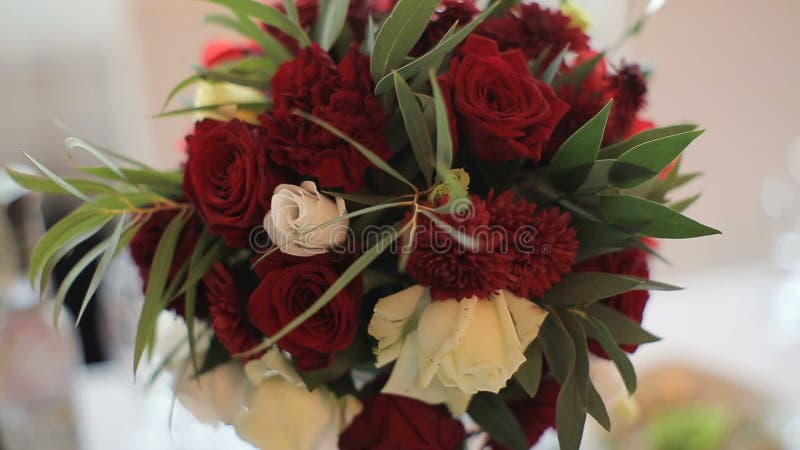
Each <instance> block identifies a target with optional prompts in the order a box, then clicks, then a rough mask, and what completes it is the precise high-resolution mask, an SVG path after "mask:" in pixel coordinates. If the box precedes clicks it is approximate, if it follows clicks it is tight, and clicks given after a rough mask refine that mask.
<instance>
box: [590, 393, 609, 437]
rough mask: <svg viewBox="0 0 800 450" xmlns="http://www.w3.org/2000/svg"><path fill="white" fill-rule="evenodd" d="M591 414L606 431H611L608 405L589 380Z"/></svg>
mask: <svg viewBox="0 0 800 450" xmlns="http://www.w3.org/2000/svg"><path fill="white" fill-rule="evenodd" d="M587 408H588V411H589V414H590V415H591V416H592V417H594V420H596V421H597V423H599V424H600V426H601V427H603V429H605V430H606V431H611V418H609V417H608V411H607V410H606V405H605V403H603V398H602V397H600V393H599V392H597V388H596V387H594V383H592V381H591V380H589V403H588V404H587Z"/></svg>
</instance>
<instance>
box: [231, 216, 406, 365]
mask: <svg viewBox="0 0 800 450" xmlns="http://www.w3.org/2000/svg"><path fill="white" fill-rule="evenodd" d="M407 229H408V225H406V226H404V229H403V230H401V231H400V233H398V232H397V230H396V229H392V230H391V233H384V234H383V235H382V236H381V237H380V240H379V241H378V242H376V243H375V244H374V245H373V246H372V247H370V248H369V249H368V250H365V251H364V253H362V254H361V256H359V257H358V259H356V260H355V261H354V262H353V263H352V264H350V266H349V267H348V268H347V270H345V271H344V272H342V274H341V275H339V278H337V279H336V281H335V282H333V284H331V285H330V287H329V288H328V289H327V290H326V291H325V292H324V293H323V294H322V295H321V296H320V297H319V298H318V299H317V301H315V302H314V303H313V304H312V305H311V306H309V307H308V308H307V309H306V310H305V311H303V313H302V314H300V315H298V316H297V317H295V318H294V319H292V320H291V321H290V322H289V323H288V324H286V325H285V326H284V327H283V328H281V329H280V330H279V331H278V332H277V333H275V334H274V335H272V336H270V337H268V338H267V339H265V340H264V342H262V343H261V344H260V345H258V346H257V347H256V348H254V349H251V350H248V351H247V352H245V353H244V355H243V356H247V355H252V354H256V353H260V352H262V351H264V350H266V349H268V348H269V347H271V346H273V345H274V344H275V343H277V342H278V341H280V340H281V339H282V338H283V337H284V336H286V335H287V334H289V333H291V332H292V331H293V330H294V329H295V328H297V327H298V326H300V325H301V324H303V323H304V322H305V321H306V320H308V319H309V318H310V317H312V316H313V315H314V314H316V313H317V312H319V310H321V309H322V308H324V307H325V305H327V304H328V303H329V302H330V301H331V300H332V299H333V298H334V297H335V296H336V295H337V294H339V292H341V291H342V289H344V288H345V287H346V286H347V285H348V284H350V282H351V281H353V279H355V277H357V276H358V275H359V274H360V273H361V272H363V271H364V269H366V268H367V267H368V266H369V265H370V264H372V263H373V262H374V261H375V260H376V259H377V258H378V256H380V255H381V254H382V253H383V252H385V251H386V250H387V249H388V248H389V247H390V246H391V245H392V244H393V243H394V242H395V241H396V240H397V238H398V236H399V235H400V234H403V233H404V232H405V231H406V230H407Z"/></svg>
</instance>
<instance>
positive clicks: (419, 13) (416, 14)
mask: <svg viewBox="0 0 800 450" xmlns="http://www.w3.org/2000/svg"><path fill="white" fill-rule="evenodd" d="M437 6H439V0H400V1H398V2H397V4H396V5H395V7H394V9H392V12H391V13H390V14H389V17H387V18H386V20H385V21H384V22H383V25H381V28H380V29H379V30H378V34H377V35H376V36H375V47H374V48H373V49H372V62H371V66H370V71H371V72H372V79H373V80H375V81H378V80H380V79H381V78H382V77H383V76H385V75H386V74H388V73H389V71H391V69H393V68H395V67H397V66H399V65H400V64H401V63H402V62H403V60H404V59H405V57H406V56H408V52H410V51H411V49H412V48H414V45H416V43H417V41H418V40H419V38H420V37H421V36H422V33H423V32H424V31H425V28H426V27H427V26H428V21H429V20H430V18H431V16H432V15H433V12H434V11H435V10H436V7H437Z"/></svg>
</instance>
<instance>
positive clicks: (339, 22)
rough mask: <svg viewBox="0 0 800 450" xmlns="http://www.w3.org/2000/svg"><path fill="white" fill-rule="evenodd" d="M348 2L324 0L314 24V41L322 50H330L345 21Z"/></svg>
mask: <svg viewBox="0 0 800 450" xmlns="http://www.w3.org/2000/svg"><path fill="white" fill-rule="evenodd" d="M349 6H350V0H326V1H325V3H323V7H322V11H321V12H320V15H319V19H318V20H317V24H316V29H315V31H316V40H317V42H319V45H320V47H322V48H323V50H326V51H327V50H330V49H331V47H333V44H334V43H335V42H336V40H337V39H338V38H339V34H341V32H342V29H343V28H344V24H345V22H346V20H347V9H348V8H349Z"/></svg>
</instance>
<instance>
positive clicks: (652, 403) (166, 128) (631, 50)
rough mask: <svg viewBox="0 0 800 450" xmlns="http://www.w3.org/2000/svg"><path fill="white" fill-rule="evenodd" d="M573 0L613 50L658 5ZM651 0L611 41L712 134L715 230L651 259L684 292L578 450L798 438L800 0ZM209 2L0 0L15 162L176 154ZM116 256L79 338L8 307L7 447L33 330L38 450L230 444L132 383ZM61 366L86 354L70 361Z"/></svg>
mask: <svg viewBox="0 0 800 450" xmlns="http://www.w3.org/2000/svg"><path fill="white" fill-rule="evenodd" d="M542 3H546V4H554V3H557V1H545V2H542ZM576 3H578V4H580V5H582V6H584V7H585V9H586V10H587V11H588V12H589V13H590V15H591V17H592V19H593V22H594V23H595V26H594V27H593V29H592V32H593V34H594V36H595V39H596V40H595V42H596V43H597V46H598V47H600V48H604V47H607V46H610V45H612V44H613V43H614V42H616V41H617V39H618V38H619V36H620V34H621V33H623V32H624V30H625V29H626V28H627V27H628V26H629V25H630V23H631V22H632V21H633V20H634V19H635V18H636V17H638V12H637V11H641V10H643V8H645V6H646V4H647V3H648V2H647V1H645V0H640V1H636V0H633V1H625V0H583V1H577V2H576ZM649 3H650V6H651V7H653V8H655V7H657V6H661V8H660V10H659V11H658V13H657V14H655V15H653V16H652V17H651V18H650V19H649V20H648V21H647V22H646V25H645V27H644V29H643V30H642V32H641V34H640V35H639V36H637V37H636V38H634V39H631V40H630V41H628V42H627V43H626V44H625V45H624V46H623V47H622V48H621V49H620V50H619V51H618V52H616V53H615V55H614V56H615V58H617V59H619V58H624V59H626V60H630V61H637V62H640V63H642V64H644V65H647V66H648V67H649V68H651V69H652V70H653V71H654V72H653V76H652V78H651V82H650V94H649V105H650V106H649V107H648V112H647V116H648V118H651V119H653V120H655V121H656V122H657V123H660V124H670V123H676V122H693V123H698V124H700V125H702V127H703V128H707V129H708V131H707V133H706V134H704V135H703V136H702V137H701V138H700V139H699V140H698V141H697V142H696V143H695V144H693V145H692V146H691V148H690V150H689V151H688V152H687V153H686V156H685V158H684V162H683V168H684V169H685V170H687V171H695V170H699V171H702V172H704V173H705V175H704V177H703V178H702V179H701V180H700V181H699V182H697V181H696V182H694V183H692V184H690V185H689V186H688V187H686V188H685V192H686V193H687V194H694V193H696V192H700V191H702V194H703V196H702V198H701V199H700V200H699V201H698V202H697V203H696V204H695V205H694V206H692V207H691V208H690V209H689V210H688V215H690V216H692V217H694V218H696V219H698V220H700V221H701V222H703V223H706V224H709V225H711V226H713V227H715V228H720V229H722V230H723V232H724V235H723V236H718V237H712V238H706V239H701V240H691V241H669V242H666V241H665V242H663V243H662V253H663V254H665V255H667V256H668V257H669V259H670V261H671V265H668V264H664V263H656V267H655V268H654V270H653V277H654V278H656V279H658V280H660V281H665V282H669V283H674V284H678V285H681V286H684V287H685V288H687V289H686V290H684V291H681V292H673V293H656V294H655V295H654V296H653V300H652V301H651V304H650V306H649V309H648V311H647V314H646V318H645V326H646V327H647V328H649V329H651V330H652V331H653V332H654V333H655V334H657V335H660V336H662V337H665V338H666V339H665V340H664V341H662V342H660V343H657V344H654V345H649V346H647V347H645V348H642V349H640V350H639V352H637V354H636V355H635V356H634V362H635V363H636V364H637V366H638V368H639V370H640V371H641V373H642V381H641V383H640V385H641V386H642V387H643V388H642V389H643V392H641V393H640V395H639V398H638V399H637V400H638V403H637V404H638V406H631V405H630V404H627V403H625V402H620V409H621V411H619V412H618V413H619V414H620V415H621V417H630V425H629V426H625V427H622V428H621V430H620V431H619V432H618V433H617V435H616V436H615V437H614V438H613V442H611V443H609V442H608V438H607V437H606V436H603V435H602V434H601V433H592V438H591V439H590V440H588V441H587V444H586V445H587V448H606V447H607V446H608V445H611V446H612V447H613V448H646V447H643V446H642V445H643V444H641V441H640V440H639V439H641V435H642V433H645V432H646V433H650V434H655V435H659V436H661V435H662V434H663V435H664V436H666V437H664V438H663V442H665V444H664V446H662V447H660V448H688V447H683V446H677V447H670V446H669V442H670V441H669V436H670V433H672V432H674V430H680V432H681V433H684V434H683V435H684V436H687V435H691V436H697V443H698V445H699V446H697V447H693V448H698V449H714V448H742V449H745V448H746V449H750V448H752V449H761V448H764V449H767V448H787V449H791V448H800V406H798V405H800V384H798V383H797V382H796V377H797V373H800V358H798V355H800V88H798V86H797V83H798V80H800V59H799V58H798V55H800V48H799V47H798V43H797V39H796V33H795V31H794V30H795V28H796V26H797V24H798V23H800V2H798V1H797V0H763V1H758V2H756V1H729V0H727V1H726V0H704V1H700V2H699V1H693V0H669V1H666V2H664V1H651V2H649ZM631 5H633V7H634V12H629V7H630V6H631ZM212 10H215V8H214V7H213V6H209V5H207V4H205V3H203V2H198V1H191V0H72V1H70V2H63V1H56V0H27V1H24V2H23V1H11V0H4V1H3V2H0V17H2V19H1V20H2V27H0V101H2V107H1V108H0V137H1V138H2V139H0V161H1V162H2V163H3V164H6V163H23V162H24V157H23V156H22V155H21V154H20V153H19V152H18V150H19V149H23V150H25V151H27V152H29V153H31V154H32V155H34V156H35V157H36V158H38V159H39V160H40V161H42V162H43V163H44V164H45V165H47V166H48V167H50V168H52V169H54V170H55V171H57V172H58V171H68V170H69V166H70V164H72V165H74V164H76V163H77V162H76V161H71V160H70V159H69V157H68V154H67V152H66V151H65V150H64V148H63V145H62V143H63V140H64V138H65V137H66V136H68V135H70V134H73V133H74V134H76V135H78V136H81V137H83V138H86V139H87V140H90V141H93V142H95V143H98V144H101V145H103V146H106V147H109V148H113V149H115V150H117V151H119V152H122V153H126V154H130V155H132V156H135V157H136V158H137V159H140V160H143V161H146V162H147V163H149V164H151V165H153V166H155V167H163V168H168V167H174V166H175V165H176V164H178V163H179V161H180V159H181V151H180V148H181V141H182V139H183V136H184V135H185V133H186V131H187V130H188V129H189V126H190V121H191V118H188V117H181V118H166V119H159V120H155V119H153V118H152V116H153V115H154V114H156V113H158V112H159V110H160V108H161V104H162V103H163V100H164V98H165V96H166V95H167V93H168V92H169V90H170V89H171V87H172V86H173V85H174V84H175V83H176V82H178V81H179V80H181V79H183V78H184V77H185V76H186V75H187V74H188V73H189V67H190V65H192V64H195V63H197V62H198V61H199V58H200V54H201V51H202V49H203V45H204V43H205V42H207V41H208V40H210V39H212V38H219V37H224V36H225V32H224V31H222V30H220V29H219V28H214V27H211V26H204V25H202V24H201V21H202V18H203V17H204V16H205V15H206V14H207V13H209V12H211V11H212ZM65 130H71V131H65ZM76 158H77V157H76ZM77 159H78V162H79V161H80V158H77ZM9 183H10V182H9V181H8V180H6V179H4V178H2V175H0V192H3V194H2V195H1V196H0V204H1V205H3V209H4V210H5V211H4V216H7V217H8V219H5V218H4V219H3V220H4V221H5V222H4V225H3V226H4V227H5V230H6V231H7V230H10V229H19V228H20V227H19V224H26V225H25V227H23V228H25V230H27V231H26V233H23V235H19V233H17V234H13V233H11V234H10V235H9V236H11V237H10V238H4V239H10V240H4V241H3V244H2V248H3V250H4V253H3V255H2V256H0V258H2V259H3V260H4V261H2V263H1V265H0V279H2V280H3V284H2V289H3V290H4V292H5V294H4V296H5V297H8V298H13V299H15V300H14V301H13V302H9V303H17V304H18V305H17V307H16V308H13V307H12V306H9V305H6V306H4V308H6V309H9V310H12V309H13V310H15V311H20V310H24V305H25V304H26V302H27V301H28V300H25V298H29V297H30V296H31V294H30V293H29V292H27V293H26V291H25V288H24V287H22V286H21V285H20V283H18V282H17V281H18V280H17V275H18V274H17V272H16V270H17V269H18V267H19V265H18V261H20V260H22V258H24V256H25V255H24V253H25V251H26V245H30V242H29V241H35V238H36V237H37V235H38V232H40V230H41V226H42V225H41V221H40V220H38V221H37V218H36V217H30V216H29V215H27V213H26V211H28V209H30V208H28V207H26V206H25V205H24V202H31V201H33V202H35V199H32V200H31V199H26V200H24V201H23V202H20V201H16V202H13V203H10V202H11V201H12V199H14V198H15V196H14V193H13V188H12V187H11V186H10V184H9ZM9 192H11V193H9ZM9 203H10V204H9ZM43 205H44V210H45V222H48V221H51V220H53V219H54V218H55V217H57V216H58V215H59V214H63V212H64V211H66V210H68V208H69V207H70V205H69V204H65V203H64V200H63V199H57V200H56V201H53V200H51V199H44V203H43ZM34 208H38V207H37V206H34ZM37 227H38V228H37ZM26 242H27V244H26ZM20 244H21V245H20ZM12 247H13V248H15V249H16V248H18V249H19V250H12ZM18 253H20V254H18ZM115 267H116V270H117V274H116V275H115V274H114V273H112V278H111V281H110V282H107V283H106V285H105V286H104V289H103V290H102V291H101V293H100V295H101V297H103V298H102V299H100V300H101V301H100V302H98V305H99V306H98V308H99V310H98V311H92V312H91V314H93V316H92V317H89V316H88V315H87V316H86V317H85V320H87V321H89V322H90V326H88V327H84V328H82V329H81V330H80V333H78V332H77V331H74V330H73V328H72V327H71V326H69V324H66V325H65V326H62V327H61V333H62V336H68V337H67V338H66V339H67V341H69V340H70V339H73V338H74V339H75V340H74V341H70V342H67V341H64V340H59V339H54V338H52V337H49V338H45V337H43V336H45V335H46V332H45V331H41V332H38V331H35V330H36V327H35V326H34V325H30V326H28V327H23V328H22V329H17V330H13V329H9V328H10V327H8V326H6V327H4V326H3V324H2V320H3V319H2V313H0V442H2V441H3V439H4V438H3V435H4V434H5V435H6V437H5V440H6V442H7V444H6V445H7V446H8V447H9V448H8V449H6V450H16V449H17V448H34V447H15V446H13V444H8V441H9V440H10V438H9V437H8V434H9V432H8V431H7V430H8V429H9V425H8V424H23V426H24V424H25V418H24V417H15V416H14V413H13V410H14V407H13V406H12V405H13V402H15V401H16V402H24V401H28V400H26V398H25V397H24V395H22V394H19V395H17V396H16V397H19V398H16V397H15V396H13V395H9V394H8V392H3V383H4V379H3V376H4V375H3V374H5V376H6V379H5V382H6V383H7V384H8V383H9V381H8V380H9V376H8V374H9V373H10V372H13V371H12V370H11V369H9V366H10V363H9V361H13V360H14V359H13V358H14V356H13V355H14V354H12V353H13V352H11V351H10V350H9V348H12V344H13V342H15V341H14V340H15V339H16V340H17V341H26V340H36V339H41V340H42V342H41V343H42V345H48V346H52V347H51V348H53V349H60V350H59V351H58V352H57V353H58V354H59V355H63V359H64V361H57V362H53V361H51V360H50V359H51V358H41V357H40V358H38V359H37V358H35V357H34V356H36V355H33V356H32V355H28V354H26V355H24V356H26V357H22V356H23V355H19V354H16V355H17V356H18V357H20V358H21V360H27V361H29V363H30V364H31V365H33V367H34V368H38V367H42V369H41V370H40V371H39V372H40V376H42V377H43V378H44V379H45V380H52V384H53V385H54V386H55V387H54V389H53V391H54V392H52V393H50V394H48V395H51V396H52V398H56V399H61V400H60V401H62V407H61V408H57V409H56V410H55V412H52V411H51V412H48V413H47V414H48V416H47V417H48V419H47V420H49V421H50V422H47V423H50V424H51V425H52V424H55V425H53V426H52V427H51V428H50V429H51V430H52V431H51V434H52V435H53V441H54V442H56V441H57V442H60V443H61V444H60V445H62V446H60V447H59V446H53V447H36V448H81V449H92V450H93V449H107V448H117V449H139V448H145V447H147V448H153V449H202V448H219V447H224V448H234V447H233V445H234V444H230V441H231V433H232V432H231V431H230V430H226V429H220V430H214V429H213V428H212V427H210V426H204V425H199V424H196V423H195V422H194V421H193V420H191V418H190V417H189V416H188V413H186V412H185V411H183V410H182V409H181V408H180V407H179V406H178V407H176V410H175V414H174V417H172V423H173V426H172V427H170V426H168V424H169V422H170V407H169V406H170V403H171V395H170V393H169V389H168V387H167V386H166V385H159V384H158V383H157V384H156V385H155V386H153V387H151V388H149V389H148V388H147V386H144V385H145V384H146V383H145V381H146V380H136V381H137V384H136V385H134V384H133V382H134V380H133V377H132V375H131V371H130V367H129V366H130V364H129V362H130V349H131V347H130V339H131V336H132V333H133V330H132V325H131V324H130V321H131V320H132V318H135V317H136V316H137V314H138V308H139V306H138V303H137V301H138V293H139V286H138V285H136V283H137V281H136V280H133V281H131V276H130V275H131V274H132V273H134V270H133V269H132V266H130V264H129V263H127V262H126V261H125V259H124V258H123V259H121V260H120V261H117V262H116V263H115ZM22 284H24V283H22ZM26 296H27V297H26ZM95 315H100V317H103V320H102V322H101V321H98V320H97V317H96V316H95ZM28 319H29V322H28V323H31V324H35V323H38V322H37V319H35V318H33V317H31V318H28ZM48 320H49V316H48ZM91 323H94V324H98V323H102V324H103V326H102V327H100V326H98V327H92V326H91ZM30 330H34V331H30ZM3 333H5V334H3ZM26 333H27V334H26ZM71 333H74V336H73V335H72V334H71ZM79 334H82V338H83V339H82V342H83V343H84V344H80V342H81V339H80V336H79ZM69 336H73V337H69ZM48 339H50V340H48ZM87 342H88V343H91V342H103V343H104V344H105V345H101V346H98V345H93V344H87ZM13 348H17V347H13ZM48 348H50V347H48ZM40 356H41V355H40ZM70 361H74V362H76V363H78V362H80V363H83V362H85V363H95V364H91V365H85V366H83V365H81V366H80V368H78V369H76V370H72V369H70V368H69V367H72V366H71V364H72V363H71V362H70ZM36 364H40V366H36ZM601 375H602V374H601ZM602 376H607V377H609V378H610V379H613V374H605V375H602ZM34 381H35V380H32V381H31V383H33V382H34ZM610 384H611V385H613V380H611V381H610ZM31 385H33V384H31ZM62 387H63V389H62ZM609 389H612V388H609ZM145 391H147V392H148V394H147V395H144V394H143V393H144V392H145ZM37 401H39V400H37ZM42 401H43V400H42ZM50 403H52V402H50ZM636 408H638V414H637V413H636V411H634V410H633V409H636ZM9 411H12V412H9ZM634 417H638V419H636V420H634ZM58 424H66V425H63V426H61V425H58ZM69 424H73V425H69ZM4 427H5V428H4ZM642 430H645V431H642ZM659 433H660V434H659ZM686 433H690V434H686ZM65 436H66V437H65ZM720 436H723V437H722V438H720ZM64 442H74V445H72V446H70V445H71V444H64ZM551 442H552V441H551ZM683 442H684V443H685V442H686V441H683ZM65 445H66V446H65ZM548 445H553V444H552V443H548V442H544V443H543V444H542V447H544V448H548V447H547V446H548ZM598 446H599V447H598Z"/></svg>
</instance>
